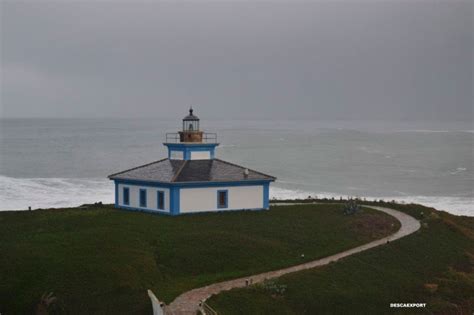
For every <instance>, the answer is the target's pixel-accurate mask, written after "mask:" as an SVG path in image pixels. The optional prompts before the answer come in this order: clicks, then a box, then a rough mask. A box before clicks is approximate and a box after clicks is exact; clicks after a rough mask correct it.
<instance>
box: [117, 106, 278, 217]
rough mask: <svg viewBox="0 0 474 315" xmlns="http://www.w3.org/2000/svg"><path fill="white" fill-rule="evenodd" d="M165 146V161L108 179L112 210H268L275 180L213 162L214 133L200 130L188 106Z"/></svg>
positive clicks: (230, 165)
mask: <svg viewBox="0 0 474 315" xmlns="http://www.w3.org/2000/svg"><path fill="white" fill-rule="evenodd" d="M164 145H165V146H166V147H167V149H168V158H165V159H162V160H159V161H155V162H152V163H149V164H145V165H142V166H138V167H134V168H131V169H129V170H126V171H122V172H119V173H116V174H112V175H110V176H109V179H111V180H113V181H114V183H115V207H117V208H123V209H129V210H140V211H150V212H156V213H163V214H169V215H179V214H185V213H196V212H209V211H214V212H215V211H228V210H263V209H268V208H269V189H270V183H271V182H273V181H275V179H276V178H275V177H273V176H270V175H266V174H263V173H260V172H257V171H254V170H251V169H248V168H245V167H243V166H239V165H236V164H233V163H230V162H227V161H223V160H220V159H218V158H216V153H215V149H216V147H217V146H218V145H219V143H217V135H216V134H214V133H204V132H203V131H201V130H200V126H199V118H198V117H197V116H196V115H194V114H193V109H192V108H191V109H190V110H189V115H187V116H186V117H184V119H183V126H182V130H181V131H179V132H178V133H168V134H166V142H165V143H164Z"/></svg>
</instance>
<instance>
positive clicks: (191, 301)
mask: <svg viewBox="0 0 474 315" xmlns="http://www.w3.org/2000/svg"><path fill="white" fill-rule="evenodd" d="M365 207H369V208H372V209H375V210H379V211H382V212H385V213H387V214H389V215H391V216H393V217H395V218H396V219H397V220H398V221H400V223H401V227H400V229H399V230H398V231H397V232H395V233H394V234H392V235H389V236H387V237H384V238H382V239H379V240H375V241H372V242H370V243H367V244H364V245H361V246H358V247H355V248H351V249H349V250H346V251H343V252H340V253H337V254H334V255H332V256H328V257H325V258H321V259H318V260H313V261H310V262H307V263H304V264H300V265H296V266H291V267H288V268H283V269H280V270H275V271H269V272H264V273H261V274H257V275H253V276H248V277H244V278H239V279H234V280H228V281H223V282H218V283H214V284H210V285H208V286H205V287H202V288H197V289H193V290H191V291H187V292H184V293H183V294H181V295H180V296H178V297H177V298H176V299H175V300H174V301H173V302H171V304H170V305H168V306H166V307H165V314H167V315H191V314H193V315H195V314H196V312H197V311H198V309H199V303H200V302H201V301H204V300H206V299H208V298H209V297H210V296H211V295H214V294H218V293H219V292H222V291H226V290H230V289H233V288H241V287H245V286H247V282H248V281H251V282H252V283H253V284H255V283H259V282H262V281H264V280H266V279H271V278H278V277H280V276H282V275H285V274H288V273H292V272H297V271H301V270H305V269H310V268H315V267H319V266H323V265H327V264H329V263H330V262H334V261H337V260H339V259H341V258H344V257H347V256H350V255H353V254H356V253H360V252H362V251H365V250H367V249H370V248H373V247H376V246H379V245H383V244H386V243H387V241H393V240H396V239H399V238H402V237H404V236H407V235H410V234H412V233H413V232H416V231H417V230H418V229H419V228H420V222H418V220H416V219H415V218H413V217H411V216H409V215H407V214H405V213H403V212H400V211H397V210H393V209H389V208H384V207H376V206H365Z"/></svg>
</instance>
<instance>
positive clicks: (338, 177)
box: [0, 118, 474, 216]
mask: <svg viewBox="0 0 474 315" xmlns="http://www.w3.org/2000/svg"><path fill="white" fill-rule="evenodd" d="M180 127H181V121H180V120H179V119H176V120H159V119H148V118H147V119H0V209H1V210H25V209H27V208H28V207H29V206H31V207H32V208H33V209H36V208H50V207H70V206H71V207H72V206H78V205H81V204H84V203H93V202H98V201H102V202H104V203H112V202H113V200H114V195H113V194H114V189H113V184H112V182H111V181H109V180H108V179H107V175H109V174H112V173H114V172H118V171H121V170H125V169H128V168H131V167H134V166H139V165H142V164H145V163H149V162H152V161H155V160H158V159H161V158H164V157H166V148H165V147H164V146H163V145H162V143H163V142H164V141H165V133H166V132H176V131H178V129H179V128H180ZM201 129H203V130H205V131H207V132H216V133H217V136H218V142H219V143H220V145H219V147H218V148H217V151H216V155H217V157H219V158H221V159H224V160H228V161H231V162H234V163H237V164H241V165H243V166H246V167H248V168H250V169H256V170H259V171H261V172H264V173H268V174H271V175H274V176H276V177H277V178H278V179H277V181H276V182H275V183H274V184H272V186H271V189H270V197H271V198H277V199H286V198H306V197H308V196H313V197H315V196H317V197H335V198H339V197H340V196H343V197H348V196H351V197H360V198H368V199H385V200H397V201H399V202H417V203H421V204H425V205H428V206H433V207H435V208H437V209H439V210H445V211H448V212H451V213H454V214H459V215H468V216H474V153H473V148H474V133H473V125H472V123H460V122H455V123H439V122H437V123H435V122H430V123H427V122H384V121H324V120H321V121H310V120H305V121H287V120H286V121H270V120H264V121H238V120H235V121H222V120H221V121H217V120H216V121H214V120H202V121H201Z"/></svg>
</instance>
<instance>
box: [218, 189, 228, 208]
mask: <svg viewBox="0 0 474 315" xmlns="http://www.w3.org/2000/svg"><path fill="white" fill-rule="evenodd" d="M221 194H224V196H225V197H224V198H225V199H224V201H225V203H224V204H221V199H220V196H221ZM228 207H229V190H228V189H220V190H218V191H217V209H226V208H228Z"/></svg>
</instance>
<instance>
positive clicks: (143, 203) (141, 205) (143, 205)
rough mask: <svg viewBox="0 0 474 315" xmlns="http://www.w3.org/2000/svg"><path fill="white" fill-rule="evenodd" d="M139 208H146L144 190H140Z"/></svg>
mask: <svg viewBox="0 0 474 315" xmlns="http://www.w3.org/2000/svg"><path fill="white" fill-rule="evenodd" d="M140 207H143V208H146V189H140Z"/></svg>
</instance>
